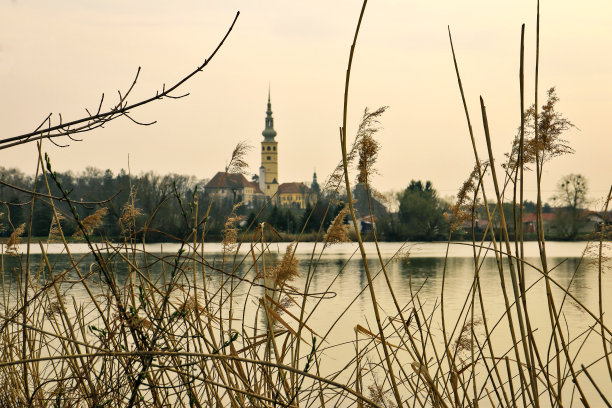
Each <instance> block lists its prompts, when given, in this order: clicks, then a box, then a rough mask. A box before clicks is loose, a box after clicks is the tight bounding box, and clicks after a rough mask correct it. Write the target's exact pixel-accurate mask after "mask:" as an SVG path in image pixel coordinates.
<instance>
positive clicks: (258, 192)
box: [248, 181, 263, 194]
mask: <svg viewBox="0 0 612 408" xmlns="http://www.w3.org/2000/svg"><path fill="white" fill-rule="evenodd" d="M248 183H249V186H250V187H253V190H254V192H255V194H263V193H262V192H261V190H260V189H259V184H258V183H256V182H254V181H249V182H248Z"/></svg>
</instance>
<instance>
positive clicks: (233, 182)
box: [204, 171, 251, 188]
mask: <svg viewBox="0 0 612 408" xmlns="http://www.w3.org/2000/svg"><path fill="white" fill-rule="evenodd" d="M250 186H251V185H250V183H249V181H247V179H246V178H245V177H244V176H243V175H242V174H239V173H227V172H225V171H220V172H218V173H217V174H215V176H214V177H213V178H212V179H211V180H210V181H209V182H208V183H207V184H206V185H205V186H204V188H244V187H250Z"/></svg>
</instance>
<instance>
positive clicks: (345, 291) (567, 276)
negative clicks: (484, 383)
mask: <svg viewBox="0 0 612 408" xmlns="http://www.w3.org/2000/svg"><path fill="white" fill-rule="evenodd" d="M487 245H488V244H487ZM402 247H404V248H408V249H409V251H410V255H409V258H408V262H405V261H404V260H398V261H393V260H392V259H391V258H392V257H393V256H394V255H395V254H396V253H397V252H398V250H400V248H402ZM585 247H586V243H584V242H572V243H567V242H549V243H547V254H548V264H549V269H551V271H552V272H551V275H550V276H551V277H552V278H553V279H555V280H556V281H557V282H558V283H559V284H560V285H561V286H562V287H564V288H567V289H568V290H569V292H570V293H571V294H572V295H573V296H574V297H575V298H576V299H577V300H578V301H579V302H581V303H582V304H583V305H584V306H586V307H587V308H589V309H590V310H591V311H593V312H594V313H595V314H598V313H599V309H598V307H599V306H598V301H599V297H598V268H597V264H596V262H595V259H594V258H592V257H588V256H587V257H583V252H584V250H585ZM70 248H71V251H72V252H73V254H76V255H75V257H80V256H84V255H80V254H85V253H87V247H86V245H85V244H73V245H71V247H70ZM178 248H179V247H178V245H173V244H163V245H160V244H156V245H149V246H148V247H147V251H149V252H152V253H157V254H162V253H163V254H168V255H170V254H173V253H175V252H176V251H177V250H178ZM285 248H286V244H272V245H270V248H269V250H270V252H269V253H268V254H267V255H266V256H267V260H266V263H267V264H268V265H269V264H272V263H274V262H275V261H277V260H278V259H280V257H282V255H283V254H284V252H285ZM322 249H323V247H322V246H321V245H320V244H319V245H317V246H315V245H314V244H312V243H301V244H299V245H298V247H297V250H296V256H297V258H298V260H299V270H300V273H301V277H300V278H298V279H297V280H295V281H294V282H292V285H293V286H294V287H295V288H297V289H299V290H303V289H304V285H305V282H306V276H307V274H308V271H309V269H310V270H311V271H313V272H312V273H313V275H312V282H311V286H310V289H309V292H311V293H324V292H326V293H327V295H326V297H325V299H323V300H322V301H320V302H318V301H317V299H316V298H313V299H311V300H310V301H309V302H308V305H307V310H308V311H309V312H310V314H311V316H310V317H309V320H308V324H309V326H310V327H312V328H313V330H314V331H316V332H317V334H319V335H320V336H323V335H325V334H326V333H328V337H327V340H328V343H329V345H337V344H341V343H344V342H349V341H352V340H354V339H355V332H354V327H355V326H356V325H357V324H360V325H362V326H365V327H367V326H370V327H375V320H374V313H373V308H372V303H371V300H370V295H369V291H368V290H367V279H366V273H365V268H364V263H363V261H362V260H361V258H360V256H359V251H358V247H357V246H356V245H355V244H338V245H333V246H331V247H328V248H325V250H323V251H322ZM366 249H367V254H368V259H369V265H370V267H371V271H372V273H374V274H376V273H378V272H379V271H380V269H381V268H380V263H379V262H378V260H377V255H376V250H375V247H374V245H373V244H371V243H368V244H366ZM513 249H514V248H513ZM22 250H24V251H25V247H22ZM221 250H222V247H221V246H220V245H219V244H206V247H205V253H206V257H207V261H208V262H210V263H211V264H213V265H217V266H220V265H221ZM47 252H48V253H49V259H50V261H51V263H52V264H54V265H55V268H54V269H55V270H57V271H61V270H62V269H63V268H68V267H69V263H68V259H67V257H66V255H65V254H64V251H63V248H62V246H61V245H54V244H52V245H50V246H49V247H48V248H47ZM32 253H33V257H32V259H33V260H34V262H33V270H35V269H36V267H37V263H38V259H39V258H40V256H39V255H38V254H39V253H40V248H39V247H38V246H33V247H32ZM381 254H382V258H383V260H384V262H386V263H387V271H388V274H389V279H390V281H391V284H392V286H393V289H394V292H395V295H396V296H397V298H398V300H399V302H400V304H401V305H402V306H404V305H406V304H408V303H410V302H411V300H412V299H414V296H415V295H416V294H418V302H420V303H421V304H422V305H423V309H424V310H425V311H426V312H425V313H426V314H429V313H432V312H434V319H432V322H431V330H432V333H433V334H434V336H435V335H436V334H437V335H439V336H438V337H440V338H441V334H442V326H441V319H440V309H439V305H440V301H441V300H442V296H441V293H442V288H443V276H444V273H446V275H445V282H444V308H445V319H446V323H447V331H448V330H452V328H453V324H454V322H455V321H456V320H457V317H458V315H459V313H460V311H461V309H462V308H463V307H464V304H465V302H466V298H468V296H469V293H470V290H471V285H472V282H473V278H474V269H475V266H474V259H473V249H472V247H471V246H469V245H465V244H462V243H455V244H452V245H451V246H450V247H448V254H447V245H446V244H445V243H410V244H408V245H404V246H402V244H400V243H382V244H381ZM485 255H486V256H485ZM243 257H244V258H246V262H245V263H244V265H247V266H241V267H240V268H238V270H237V272H236V273H237V274H238V275H240V276H245V277H246V278H248V279H252V277H253V275H254V271H253V270H252V261H251V258H250V255H249V248H248V246H247V245H245V246H243V247H241V248H240V249H239V251H238V255H237V258H238V259H241V258H243ZM311 257H312V258H313V259H314V261H313V263H312V265H316V266H314V267H313V266H311ZM482 258H483V260H482V264H481V268H480V276H481V282H482V289H483V301H484V303H485V306H486V313H487V315H486V318H487V320H488V322H489V325H490V326H492V325H493V324H495V322H496V321H497V320H498V319H499V318H500V317H502V316H503V313H504V311H505V306H504V297H503V292H502V289H501V285H500V274H499V271H498V268H497V264H496V261H495V257H494V254H493V253H492V252H490V251H489V252H488V253H487V252H486V250H483V252H482ZM525 258H526V261H528V262H529V263H531V264H532V265H534V266H535V267H536V268H541V262H540V258H539V254H538V248H537V243H535V242H529V243H526V244H525ZM16 262H17V259H16V258H15V257H10V258H9V257H5V258H4V268H5V279H8V280H9V281H10V280H11V274H12V270H14V268H15V267H16ZM81 262H82V266H81V267H82V269H83V268H84V265H87V264H90V263H92V262H93V258H92V257H91V256H90V255H86V256H85V258H84V259H83V260H82V261H81ZM604 266H607V267H610V262H608V263H607V264H606V265H604ZM165 268H166V269H168V266H166V267H165ZM84 269H87V268H84ZM504 269H505V271H506V272H505V279H506V283H507V287H508V295H509V296H510V298H511V299H512V297H513V296H512V293H511V286H510V276H509V274H508V272H507V271H508V267H507V264H506V267H505V268H504ZM117 270H118V271H119V272H118V273H119V278H121V274H122V273H124V274H125V273H126V271H127V269H126V267H125V265H120V264H118V265H117ZM122 271H123V272H122ZM150 271H151V275H152V276H154V277H155V276H157V277H160V276H162V275H163V273H164V267H163V265H162V264H161V263H156V264H154V265H152V266H151V268H150ZM206 273H207V279H209V280H210V282H211V285H213V286H214V285H218V284H219V282H220V281H221V279H222V275H221V274H220V273H219V272H215V271H213V270H207V271H206ZM71 274H72V275H74V273H71ZM73 277H76V275H74V276H73ZM541 277H542V274H541V273H540V272H538V271H537V270H536V269H535V268H532V267H527V269H526V281H527V287H530V289H529V291H528V295H527V299H528V309H529V311H530V316H531V323H532V326H533V327H534V329H536V330H537V332H536V333H537V335H538V336H541V339H543V341H544V343H545V345H544V346H543V347H544V349H546V348H547V347H548V344H547V340H546V339H547V338H548V337H547V333H550V329H549V326H550V323H549V318H548V309H547V303H546V292H545V285H544V281H543V280H542V279H541ZM602 284H603V294H604V303H603V304H604V310H605V312H607V314H609V312H610V311H612V306H610V305H611V304H612V299H608V298H607V297H606V296H607V295H608V294H610V293H611V289H612V280H611V279H610V278H609V275H604V279H603V283H602ZM243 285H244V284H243ZM374 286H375V289H376V293H377V296H378V301H379V303H380V307H381V309H382V311H383V315H386V316H392V315H395V307H394V304H393V301H392V298H391V296H390V295H389V291H388V289H387V286H386V283H385V282H384V278H383V276H382V275H379V276H378V277H377V278H376V280H375V284H374ZM247 289H248V288H247ZM239 292H240V293H241V295H240V296H238V297H237V298H236V304H237V305H240V306H241V305H246V309H247V319H246V320H247V322H248V321H249V315H252V313H254V310H255V308H256V302H255V300H256V299H257V297H259V296H261V295H262V289H261V288H259V287H258V288H255V289H253V290H252V292H251V296H253V297H252V298H250V299H247V298H246V295H245V292H246V290H244V291H239ZM554 294H555V299H556V302H557V306H559V305H561V304H563V308H562V310H561V314H562V316H563V319H564V322H565V324H566V327H567V330H569V333H570V336H569V337H570V338H574V337H577V336H578V335H580V333H582V332H584V331H585V330H588V328H589V326H590V325H592V324H593V323H594V321H593V319H592V318H591V317H590V316H589V315H588V314H587V313H586V312H585V311H584V310H583V309H582V307H580V306H579V305H577V304H576V302H575V301H574V300H571V299H569V298H567V297H565V298H564V296H563V292H562V291H561V290H559V289H558V288H555V289H554ZM68 295H71V296H74V297H75V298H76V299H86V298H87V294H86V293H85V292H84V289H82V288H80V287H79V286H75V287H73V288H72V289H70V290H69V291H68ZM341 314H343V315H342V316H341V318H340V319H339V320H338V317H339V316H340V315H341ZM251 319H252V318H251ZM251 321H252V320H251ZM507 330H508V327H507V324H506V323H503V324H501V325H500V326H499V327H498V328H497V329H495V332H494V337H493V340H494V344H496V346H497V347H499V348H498V349H496V352H497V353H499V354H502V353H503V352H504V351H506V350H507V348H509V346H510V344H511V343H510V342H509V336H508V335H507ZM373 331H375V330H373ZM496 333H498V334H496ZM583 339H584V336H582V337H580V338H579V340H580V341H581V340H583ZM578 344H579V341H576V345H578ZM586 344H587V347H583V349H582V350H581V351H580V353H579V355H578V359H577V361H580V362H583V363H585V364H588V363H591V362H594V361H596V360H598V359H599V358H600V357H601V356H602V354H603V352H602V346H601V338H600V337H599V338H598V337H597V335H596V334H594V333H593V334H592V335H591V339H588V340H587V343H586ZM576 350H577V349H575V350H574V351H576ZM324 353H325V355H326V357H327V360H328V361H329V362H330V363H329V364H328V365H327V366H326V367H325V369H328V370H329V371H330V372H333V371H334V370H337V369H339V368H341V367H342V366H343V365H344V364H345V363H346V362H347V361H348V360H349V359H350V358H351V357H352V356H353V355H354V349H353V346H351V345H348V346H337V347H332V348H329V349H327V350H326V351H325V352H324ZM578 366H579V365H578ZM590 372H592V373H594V374H595V375H596V376H597V377H599V378H602V383H601V384H602V388H603V390H604V391H605V392H606V393H607V394H608V395H610V396H612V384H610V383H609V381H608V379H607V371H605V363H601V362H600V363H598V364H595V365H594V366H593V368H592V369H591V370H590ZM598 374H601V375H598ZM604 374H606V375H604ZM585 381H586V379H585ZM586 388H587V389H588V390H589V394H591V395H593V394H592V393H593V392H595V391H594V390H591V389H589V387H588V384H587V387H586ZM593 398H595V397H593ZM593 401H597V400H596V399H593ZM600 401H601V400H600ZM595 406H597V405H595Z"/></svg>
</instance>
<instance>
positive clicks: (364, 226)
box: [349, 215, 376, 233]
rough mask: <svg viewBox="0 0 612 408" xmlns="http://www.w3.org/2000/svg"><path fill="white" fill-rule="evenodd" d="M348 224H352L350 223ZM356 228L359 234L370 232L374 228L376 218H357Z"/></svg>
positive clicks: (367, 216)
mask: <svg viewBox="0 0 612 408" xmlns="http://www.w3.org/2000/svg"><path fill="white" fill-rule="evenodd" d="M349 220H350V217H349ZM349 222H350V223H351V224H353V222H352V221H349ZM357 227H358V228H359V232H361V233H367V232H372V231H373V230H374V229H375V228H376V217H372V216H369V215H366V216H365V217H360V218H357Z"/></svg>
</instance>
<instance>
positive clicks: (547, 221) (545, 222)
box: [523, 213, 556, 234]
mask: <svg viewBox="0 0 612 408" xmlns="http://www.w3.org/2000/svg"><path fill="white" fill-rule="evenodd" d="M555 218H556V214H555V213H542V228H543V230H544V233H545V234H547V233H550V232H552V231H554V229H555V226H554V221H555ZM523 232H526V233H535V232H537V217H536V213H527V214H523Z"/></svg>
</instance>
